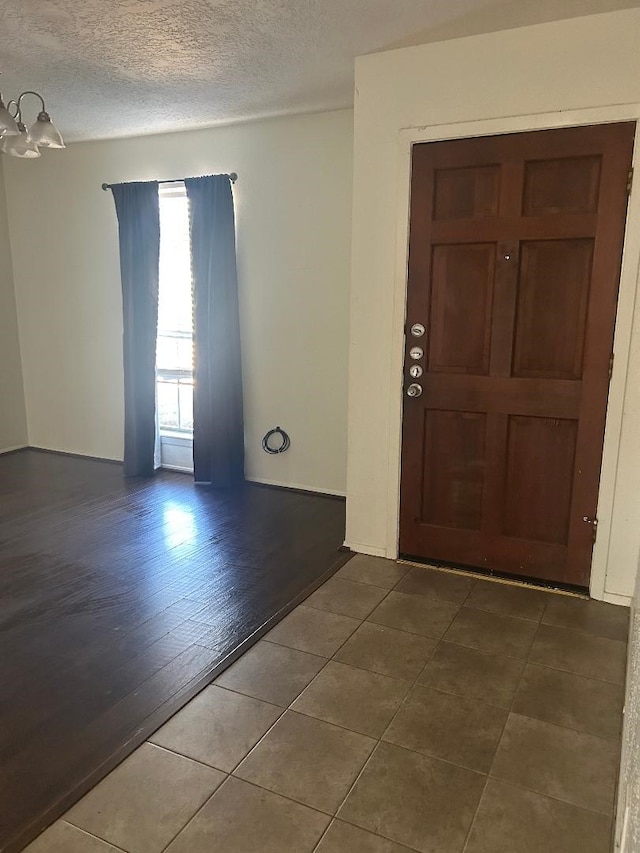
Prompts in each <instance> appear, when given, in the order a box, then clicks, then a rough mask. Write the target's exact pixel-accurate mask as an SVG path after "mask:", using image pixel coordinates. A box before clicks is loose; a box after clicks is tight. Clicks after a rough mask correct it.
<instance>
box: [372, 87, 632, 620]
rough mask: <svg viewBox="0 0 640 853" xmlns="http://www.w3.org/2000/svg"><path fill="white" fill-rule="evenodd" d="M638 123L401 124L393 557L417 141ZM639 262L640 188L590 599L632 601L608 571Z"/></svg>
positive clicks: (533, 118)
mask: <svg viewBox="0 0 640 853" xmlns="http://www.w3.org/2000/svg"><path fill="white" fill-rule="evenodd" d="M624 121H636V122H638V123H639V125H640V105H638V104H623V105H618V106H613V107H585V108H583V109H577V110H573V111H571V112H565V113H562V114H559V113H556V112H549V113H535V114H528V115H522V116H512V117H507V118H491V119H478V120H473V121H466V122H459V123H456V124H445V125H433V126H431V127H429V126H422V127H409V128H404V129H403V130H401V131H400V132H399V134H398V137H397V148H396V182H397V210H396V222H397V231H396V259H395V270H394V275H393V280H394V315H393V321H392V329H391V344H392V364H391V374H390V375H391V387H390V395H389V410H388V412H389V422H388V433H387V435H388V446H389V456H388V459H389V464H388V469H387V470H388V477H387V481H386V495H387V500H386V515H387V524H386V531H387V532H386V545H385V548H384V549H380V554H381V555H382V554H384V555H385V556H387V557H391V558H395V557H397V555H398V539H399V517H400V471H401V449H402V444H401V435H402V403H403V399H402V380H403V362H404V329H405V315H406V297H407V257H408V247H409V202H410V197H411V154H412V148H413V145H414V144H417V143H421V142H437V141H444V140H447V139H464V138H472V137H478V136H493V135H498V134H507V133H518V132H529V131H534V130H552V129H556V128H566V127H583V126H585V125H593V124H612V123H618V122H624ZM633 165H634V168H635V169H636V174H640V132H638V131H637V132H636V145H635V149H634V160H633ZM639 265H640V192H639V191H637V190H636V191H635V193H633V194H632V196H631V202H630V206H629V209H628V213H627V226H626V232H625V240H624V254H623V264H622V271H621V278H620V288H619V298H618V310H617V315H616V332H615V340H614V350H615V353H616V367H615V370H614V373H613V379H612V382H611V385H610V392H609V401H608V406H607V413H606V429H605V439H604V449H603V461H602V468H601V477H600V491H599V498H598V518H599V531H598V538H597V540H596V545H595V548H594V551H593V560H592V571H591V586H590V593H591V595H592V597H594V598H599V599H605V600H610V601H613V602H615V603H619V604H628V603H629V599H628V598H626V597H625V596H621V595H617V594H613V593H612V594H609V593H606V592H605V580H606V575H607V569H608V554H609V542H610V534H611V523H612V515H613V502H614V495H615V487H616V475H617V457H618V450H619V444H620V433H621V427H622V414H623V408H624V405H625V402H626V398H625V386H626V377H627V373H628V370H629V366H630V345H631V335H632V329H633V307H634V304H635V292H636V278H637V274H638V267H639Z"/></svg>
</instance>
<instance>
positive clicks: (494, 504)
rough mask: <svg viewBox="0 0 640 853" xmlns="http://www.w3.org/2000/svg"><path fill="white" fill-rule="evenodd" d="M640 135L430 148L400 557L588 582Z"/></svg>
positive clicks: (416, 206) (565, 133)
mask: <svg viewBox="0 0 640 853" xmlns="http://www.w3.org/2000/svg"><path fill="white" fill-rule="evenodd" d="M634 131H635V125H634V124H631V123H628V124H618V125H601V126H596V127H588V128H571V129H566V130H554V131H542V132H535V133H523V134H511V135H506V136H495V137H487V138H483V139H470V140H456V141H451V142H438V143H429V144H424V145H416V146H415V147H414V152H413V173H412V194H411V195H412V197H411V233H410V246H409V276H408V292H407V353H408V350H409V349H410V348H411V347H412V346H416V345H417V346H420V347H422V348H423V350H424V356H423V357H422V358H421V359H418V360H417V361H416V360H414V359H409V358H408V356H407V360H406V368H407V369H406V371H405V373H406V382H405V387H408V385H409V384H410V383H411V382H416V381H417V382H418V383H419V384H420V385H421V387H422V395H421V396H418V397H413V398H408V397H406V396H405V407H404V419H403V445H402V486H401V507H400V510H401V511H400V518H401V521H400V551H401V553H403V554H405V555H408V556H416V557H421V558H425V559H434V560H441V561H445V562H450V563H454V564H455V563H458V564H462V565H470V566H477V567H481V568H486V569H489V570H495V571H501V572H506V573H509V574H515V575H518V574H520V575H524V576H529V577H538V578H543V579H547V580H553V581H557V582H564V583H567V584H575V585H580V586H586V585H587V584H588V581H589V572H590V562H591V549H592V544H593V543H592V530H593V528H592V526H591V524H590V523H588V522H585V521H584V520H583V519H584V518H585V517H586V518H587V519H592V518H594V517H595V510H596V503H597V495H598V482H599V472H600V462H601V455H602V439H603V434H604V420H605V412H606V400H607V393H608V371H609V356H610V353H611V348H612V342H613V327H614V321H615V309H616V300H617V287H618V277H619V272H620V261H621V253H622V241H623V234H624V222H625V216H626V203H627V196H626V181H627V174H628V170H629V166H630V162H631V153H632V147H633V136H634ZM415 323H421V324H423V325H425V326H426V329H427V331H426V335H425V336H423V337H419V338H416V337H413V336H412V335H411V333H410V329H411V326H412V325H413V324H415ZM410 365H418V366H419V367H420V368H422V370H423V374H422V376H420V377H419V378H417V379H416V378H415V377H412V378H410V377H409V374H408V368H409V366H410Z"/></svg>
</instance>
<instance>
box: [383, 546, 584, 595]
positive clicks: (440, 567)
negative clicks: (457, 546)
mask: <svg viewBox="0 0 640 853" xmlns="http://www.w3.org/2000/svg"><path fill="white" fill-rule="evenodd" d="M397 562H398V563H400V564H401V565H403V566H416V568H419V569H433V570H434V571H436V572H445V573H447V574H450V575H462V576H463V577H468V578H475V579H476V580H477V579H478V578H480V579H481V580H485V581H490V582H491V583H501V584H506V585H507V586H521V587H524V588H525V589H538V590H541V591H542V592H554V593H556V594H557V595H568V596H570V597H572V598H583V599H589V598H590V596H589V593H588V591H587V590H585V589H583V588H582V587H571V586H569V585H563V584H556V583H553V582H552V581H549V582H545V581H541V580H540V579H539V578H522V577H514V576H513V575H508V574H503V573H501V572H492V573H491V574H485V572H483V571H482V569H473V568H471V567H469V566H452V565H447V564H446V563H435V562H432V561H430V560H423V561H420V560H418V559H416V558H409V557H403V556H399V557H398V559H397Z"/></svg>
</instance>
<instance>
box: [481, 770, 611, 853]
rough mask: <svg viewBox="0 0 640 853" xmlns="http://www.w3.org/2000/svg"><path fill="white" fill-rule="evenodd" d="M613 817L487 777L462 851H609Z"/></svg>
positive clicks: (591, 852) (587, 852)
mask: <svg viewBox="0 0 640 853" xmlns="http://www.w3.org/2000/svg"><path fill="white" fill-rule="evenodd" d="M610 848H611V821H610V819H609V818H608V817H605V816H604V815H601V814H596V813H595V812H590V811H586V810H584V809H579V808H576V806H570V805H568V804H567V803H561V802H559V801H558V800H552V799H549V798H548V797H541V796H540V795H539V794H533V793H532V792H531V791H523V790H522V788H515V787H514V786H513V785H505V784H504V783H503V782H497V781H495V780H494V779H490V780H489V782H488V784H487V787H486V789H485V792H484V794H483V795H482V800H481V801H480V807H479V809H478V814H477V816H476V819H475V821H474V823H473V829H472V830H471V835H470V837H469V841H468V842H467V846H466V847H465V853H555V851H558V853H560V851H562V853H609V850H610Z"/></svg>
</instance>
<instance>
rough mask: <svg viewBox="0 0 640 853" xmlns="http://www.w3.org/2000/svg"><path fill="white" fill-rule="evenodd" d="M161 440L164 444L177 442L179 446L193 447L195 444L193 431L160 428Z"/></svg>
mask: <svg viewBox="0 0 640 853" xmlns="http://www.w3.org/2000/svg"><path fill="white" fill-rule="evenodd" d="M160 441H161V442H162V443H163V444H175V445H177V446H179V447H191V446H192V445H193V433H184V432H171V431H169V430H160Z"/></svg>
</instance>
